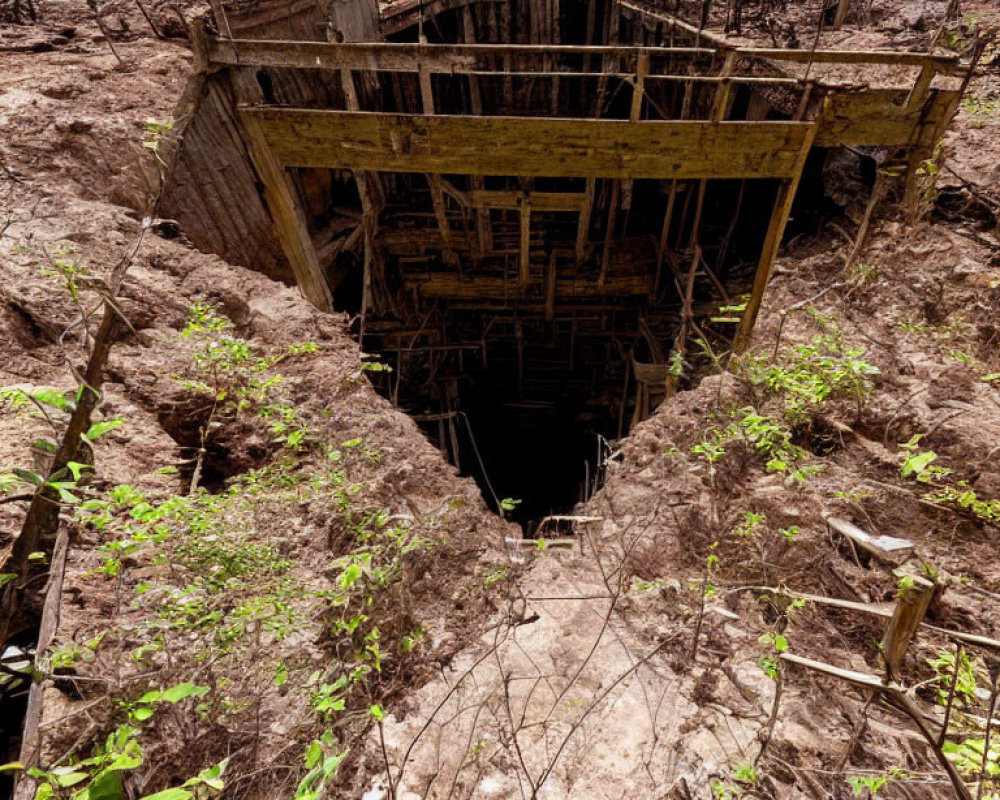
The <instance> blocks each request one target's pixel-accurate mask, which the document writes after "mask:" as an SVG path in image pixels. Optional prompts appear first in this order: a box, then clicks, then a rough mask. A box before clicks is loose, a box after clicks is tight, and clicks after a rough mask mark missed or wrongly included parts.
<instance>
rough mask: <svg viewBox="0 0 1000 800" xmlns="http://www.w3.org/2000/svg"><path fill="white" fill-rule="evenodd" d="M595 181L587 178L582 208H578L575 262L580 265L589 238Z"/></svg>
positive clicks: (585, 254) (585, 255)
mask: <svg viewBox="0 0 1000 800" xmlns="http://www.w3.org/2000/svg"><path fill="white" fill-rule="evenodd" d="M596 183H597V182H596V181H595V180H594V179H593V178H587V188H586V189H585V190H584V196H583V208H582V209H581V210H580V222H579V224H578V225H577V229H576V263H577V265H580V264H582V263H583V259H584V258H586V257H587V240H588V239H589V238H590V217H591V214H592V213H593V210H594V188H595V186H596Z"/></svg>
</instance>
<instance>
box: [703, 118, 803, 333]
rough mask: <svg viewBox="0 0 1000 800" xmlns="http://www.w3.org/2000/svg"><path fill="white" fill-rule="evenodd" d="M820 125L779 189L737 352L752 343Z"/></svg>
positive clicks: (737, 331) (742, 325) (741, 327)
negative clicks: (786, 227)
mask: <svg viewBox="0 0 1000 800" xmlns="http://www.w3.org/2000/svg"><path fill="white" fill-rule="evenodd" d="M720 124H725V123H720ZM818 128H819V124H818V123H814V124H813V125H812V126H811V130H810V132H809V133H808V134H807V136H806V138H805V141H804V142H803V144H802V150H801V151H800V153H799V158H798V163H797V169H796V171H795V175H794V177H791V178H786V179H785V180H783V181H782V182H781V185H780V186H779V188H778V196H777V197H776V198H775V201H774V210H773V211H772V212H771V221H770V223H769V224H768V226H767V234H766V235H765V237H764V247H763V249H762V250H761V254H760V261H759V262H758V263H757V273H756V275H755V276H754V282H753V289H752V291H751V293H750V299H749V300H748V301H747V308H746V311H744V312H743V318H742V319H741V320H740V324H739V327H738V328H737V330H736V336H735V338H734V340H733V349H734V350H735V351H736V352H740V351H742V350H745V349H746V348H747V347H749V345H750V339H751V337H752V335H753V326H754V324H755V323H756V322H757V315H758V314H759V313H760V306H761V303H762V302H763V300H764V291H765V290H766V289H767V284H768V281H769V280H770V279H771V270H772V268H773V267H774V259H775V258H777V256H778V249H779V248H780V247H781V237H782V236H783V235H784V233H785V225H787V224H788V217H789V215H790V214H791V211H792V202H793V201H794V200H795V192H796V190H797V189H798V188H799V180H800V179H801V177H802V168H803V167H804V166H805V163H806V158H807V157H808V156H809V150H810V149H811V147H812V143H813V140H814V139H815V137H816V131H817V129H818Z"/></svg>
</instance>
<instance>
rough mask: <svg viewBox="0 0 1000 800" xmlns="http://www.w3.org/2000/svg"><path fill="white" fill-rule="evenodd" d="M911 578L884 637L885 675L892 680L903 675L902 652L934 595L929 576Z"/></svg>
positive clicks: (897, 603)
mask: <svg viewBox="0 0 1000 800" xmlns="http://www.w3.org/2000/svg"><path fill="white" fill-rule="evenodd" d="M909 581H910V582H911V583H910V585H909V586H903V587H901V588H900V590H899V597H898V599H897V601H896V609H895V610H894V611H893V614H892V619H890V620H889V625H888V627H887V628H886V629H885V638H884V639H883V640H882V657H883V658H884V659H885V675H886V678H887V679H888V680H890V681H898V680H899V679H900V677H901V672H902V666H903V656H904V655H905V654H906V649H907V648H908V647H909V646H910V640H911V639H913V635H914V634H915V633H916V632H917V627H918V626H919V625H920V623H921V621H922V620H923V618H924V615H925V614H926V613H927V607H928V606H929V605H930V602H931V599H932V598H933V597H934V584H933V583H931V582H930V581H929V580H926V579H925V578H921V577H920V576H915V577H912V578H909Z"/></svg>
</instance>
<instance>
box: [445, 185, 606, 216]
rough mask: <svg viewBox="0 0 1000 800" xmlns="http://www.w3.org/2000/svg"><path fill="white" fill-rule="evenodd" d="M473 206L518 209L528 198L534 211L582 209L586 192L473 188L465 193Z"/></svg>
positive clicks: (467, 200)
mask: <svg viewBox="0 0 1000 800" xmlns="http://www.w3.org/2000/svg"><path fill="white" fill-rule="evenodd" d="M462 196H463V198H464V199H465V201H466V203H467V204H468V205H469V206H470V207H471V208H496V209H508V210H511V211H516V210H517V209H519V208H520V207H521V204H522V203H523V202H524V201H525V199H527V200H528V201H529V202H530V203H531V208H532V209H533V210H534V211H582V210H583V208H584V206H585V205H586V202H587V195H586V193H583V192H581V193H577V192H517V191H512V190H511V191H504V190H501V189H496V190H494V189H472V190H471V191H469V192H465V193H463V195H462Z"/></svg>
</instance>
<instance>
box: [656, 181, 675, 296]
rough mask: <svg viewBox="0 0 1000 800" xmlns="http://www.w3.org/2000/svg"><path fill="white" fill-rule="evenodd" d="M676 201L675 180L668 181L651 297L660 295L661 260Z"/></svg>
mask: <svg viewBox="0 0 1000 800" xmlns="http://www.w3.org/2000/svg"><path fill="white" fill-rule="evenodd" d="M676 201H677V179H676V178H675V179H674V180H672V181H670V194H669V195H667V210H666V211H665V212H664V214H663V227H662V228H660V244H659V247H657V249H656V279H655V281H654V282H653V296H654V297H655V296H657V295H658V294H659V293H660V280H661V278H662V276H663V259H664V258H665V257H666V255H667V237H668V236H669V235H670V223H671V222H672V221H673V217H674V203H675V202H676Z"/></svg>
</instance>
